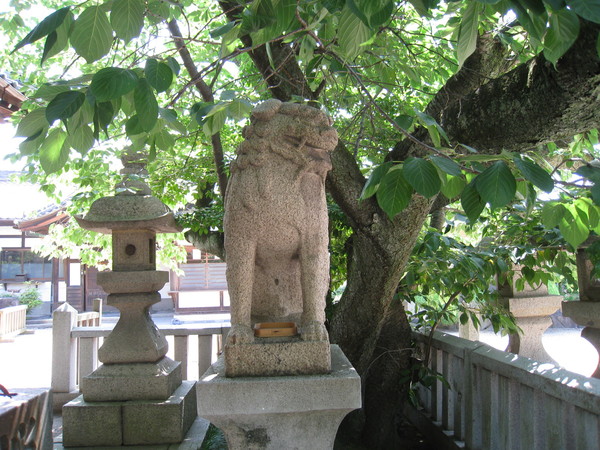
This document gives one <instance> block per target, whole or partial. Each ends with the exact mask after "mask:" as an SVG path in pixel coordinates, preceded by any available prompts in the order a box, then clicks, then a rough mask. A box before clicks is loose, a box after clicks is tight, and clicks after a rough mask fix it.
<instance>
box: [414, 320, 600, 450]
mask: <svg viewBox="0 0 600 450" xmlns="http://www.w3.org/2000/svg"><path fill="white" fill-rule="evenodd" d="M415 339H416V341H417V346H418V347H420V348H421V351H422V352H423V354H425V352H424V348H425V346H426V345H427V343H428V337H427V336H424V335H422V334H419V333H415ZM430 352H431V353H430V355H431V356H430V358H429V360H430V362H429V364H428V366H429V368H430V369H431V370H432V371H433V372H437V373H440V374H441V375H442V376H443V378H444V379H445V380H446V381H447V384H446V383H444V382H442V381H440V380H437V381H436V382H435V383H433V385H432V386H431V388H429V389H428V388H425V387H423V386H421V387H420V388H419V398H420V403H421V407H420V408H413V407H407V408H406V412H407V414H409V416H410V418H411V420H412V421H413V422H414V423H417V424H418V425H419V426H420V427H421V428H423V429H425V431H426V432H427V435H428V438H430V437H433V436H434V435H436V436H437V438H438V439H439V441H438V442H439V444H438V445H439V446H440V448H467V449H509V448H510V449H513V448H514V449H519V448H520V449H570V448H573V449H597V448H598V442H600V380H599V379H594V378H588V377H585V376H583V375H579V374H575V373H573V372H569V371H567V370H564V369H560V368H558V367H556V366H554V365H552V364H547V363H540V362H537V361H533V360H531V359H529V358H524V357H521V356H517V355H515V354H512V353H506V352H502V351H500V350H496V349H494V348H492V347H490V346H488V345H486V344H483V343H481V342H472V341H467V340H465V339H461V338H458V337H455V336H451V335H448V334H444V333H439V332H435V333H434V335H433V338H432V340H431V350H430Z"/></svg>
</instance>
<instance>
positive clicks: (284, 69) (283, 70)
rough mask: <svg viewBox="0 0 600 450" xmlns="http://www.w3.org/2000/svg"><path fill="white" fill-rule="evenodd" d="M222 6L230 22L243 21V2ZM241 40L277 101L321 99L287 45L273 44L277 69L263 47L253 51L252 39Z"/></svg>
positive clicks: (224, 2)
mask: <svg viewBox="0 0 600 450" xmlns="http://www.w3.org/2000/svg"><path fill="white" fill-rule="evenodd" d="M219 4H220V5H221V9H222V10H223V12H224V13H225V15H226V16H227V18H228V19H229V20H230V21H232V22H234V21H239V20H240V18H239V16H240V14H241V12H242V11H243V9H244V7H243V5H241V4H240V2H236V1H220V2H219ZM240 40H241V41H242V43H243V44H244V46H245V47H246V48H251V50H250V51H249V52H248V54H249V55H250V58H252V61H253V62H254V65H255V66H256V68H257V69H258V70H259V72H260V73H261V75H262V77H263V79H264V80H265V82H266V83H267V86H268V88H269V90H270V91H271V93H272V94H273V97H274V98H276V99H278V100H281V101H284V102H287V101H290V100H291V99H292V97H293V96H299V97H302V98H307V99H309V100H316V98H317V96H318V95H317V94H315V93H313V92H312V90H311V89H310V87H309V85H308V82H307V80H306V77H305V76H304V73H303V72H302V69H300V67H299V66H298V64H297V61H296V55H295V54H294V52H293V50H292V49H291V48H290V46H289V45H288V44H284V43H283V42H281V41H275V42H271V43H270V50H271V56H272V61H273V64H274V67H272V66H271V60H270V58H269V55H268V54H267V49H266V47H265V46H264V45H259V46H256V47H254V48H253V43H252V39H251V38H250V36H249V35H245V36H242V37H241V38H240Z"/></svg>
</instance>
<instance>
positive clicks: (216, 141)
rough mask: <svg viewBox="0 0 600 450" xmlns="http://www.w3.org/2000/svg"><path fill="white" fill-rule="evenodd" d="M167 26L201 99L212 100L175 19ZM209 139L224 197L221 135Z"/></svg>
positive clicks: (225, 178) (224, 183)
mask: <svg viewBox="0 0 600 450" xmlns="http://www.w3.org/2000/svg"><path fill="white" fill-rule="evenodd" d="M168 26H169V31H170V32H171V36H172V37H173V42H175V46H176V47H177V51H178V52H179V56H181V59H182V61H183V65H184V66H185V68H186V70H187V71H188V74H189V75H190V77H191V78H192V80H194V85H195V86H196V88H197V89H198V92H200V95H201V96H202V99H203V100H204V101H205V102H207V103H212V102H214V101H215V97H214V95H213V93H212V90H211V88H210V87H209V86H208V85H207V84H206V83H205V82H204V80H203V79H202V77H201V76H200V73H199V72H198V69H197V68H196V64H194V61H193V59H192V55H190V52H189V50H188V48H187V45H186V43H185V41H184V39H183V36H182V34H181V30H180V29H179V25H178V24H177V21H176V20H175V19H173V20H171V21H170V22H169V23H168ZM210 140H211V145H212V150H213V156H214V160H215V168H216V170H217V178H218V180H219V190H220V191H221V196H222V197H225V191H226V190H227V172H226V171H225V158H224V157H223V145H222V143H221V135H220V134H219V133H216V134H213V135H212V137H211V138H210Z"/></svg>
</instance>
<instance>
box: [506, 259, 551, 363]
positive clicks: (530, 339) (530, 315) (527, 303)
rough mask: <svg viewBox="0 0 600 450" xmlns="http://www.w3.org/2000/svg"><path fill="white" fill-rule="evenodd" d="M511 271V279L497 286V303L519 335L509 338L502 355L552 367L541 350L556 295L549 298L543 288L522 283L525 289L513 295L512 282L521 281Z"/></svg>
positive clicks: (516, 270)
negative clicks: (505, 309) (511, 354)
mask: <svg viewBox="0 0 600 450" xmlns="http://www.w3.org/2000/svg"><path fill="white" fill-rule="evenodd" d="M521 276H522V275H521V274H520V270H519V269H518V268H515V277H514V278H513V280H512V281H510V282H509V283H507V284H505V285H503V286H499V289H498V290H499V293H500V296H501V298H500V303H501V304H502V305H503V306H505V307H506V308H507V309H508V310H509V311H510V312H511V313H512V315H513V316H514V317H515V321H516V323H517V326H519V328H521V330H523V333H522V334H521V333H519V334H510V335H509V341H508V347H507V348H506V351H508V352H511V353H517V354H519V355H521V356H525V357H527V358H531V359H534V360H536V361H540V362H551V363H555V361H554V360H553V359H552V357H551V356H550V355H549V354H548V353H547V352H546V350H545V349H544V345H543V344H542V336H543V335H544V332H545V331H546V330H547V329H548V327H550V325H552V319H551V318H550V315H551V314H553V313H555V312H556V311H557V310H558V309H559V308H560V304H561V301H562V296H560V295H549V294H548V288H547V287H546V286H545V285H543V284H542V285H540V286H537V287H532V286H530V285H529V284H528V283H525V289H524V290H522V291H517V290H516V289H515V288H514V285H515V283H514V281H515V280H516V279H517V278H519V277H521Z"/></svg>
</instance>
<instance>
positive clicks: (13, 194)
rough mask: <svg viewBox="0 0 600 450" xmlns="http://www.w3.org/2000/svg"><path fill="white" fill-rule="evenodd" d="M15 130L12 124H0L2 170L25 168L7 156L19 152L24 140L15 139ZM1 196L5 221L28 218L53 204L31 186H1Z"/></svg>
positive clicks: (0, 166) (0, 167)
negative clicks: (20, 143)
mask: <svg viewBox="0 0 600 450" xmlns="http://www.w3.org/2000/svg"><path fill="white" fill-rule="evenodd" d="M14 135H15V129H14V128H13V126H12V124H10V123H2V124H0V170H15V171H19V170H22V169H23V167H24V166H25V163H24V162H23V161H18V162H17V163H11V162H10V161H8V160H7V159H5V158H6V156H7V155H10V154H12V153H15V152H18V151H19V142H20V141H21V140H22V138H19V139H15V138H14ZM0 189H1V192H0V196H1V198H2V203H1V205H2V206H1V207H0V217H1V218H5V219H17V218H21V217H26V216H28V215H29V214H30V213H32V212H33V211H37V210H39V209H41V208H44V207H45V206H48V205H49V204H51V203H53V202H52V201H51V200H49V199H48V197H46V195H45V194H44V193H42V192H40V191H39V189H38V188H37V187H36V186H33V185H31V184H17V183H11V184H2V185H0Z"/></svg>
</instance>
